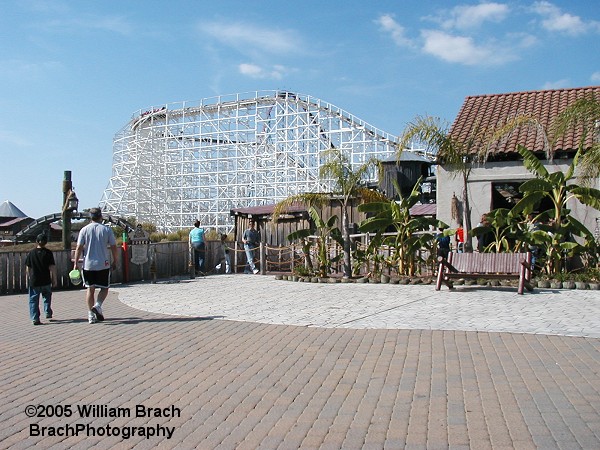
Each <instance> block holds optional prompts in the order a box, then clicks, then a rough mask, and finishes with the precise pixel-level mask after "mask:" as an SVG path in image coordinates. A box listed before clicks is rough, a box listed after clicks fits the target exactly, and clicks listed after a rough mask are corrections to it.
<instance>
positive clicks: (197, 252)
mask: <svg viewBox="0 0 600 450" xmlns="http://www.w3.org/2000/svg"><path fill="white" fill-rule="evenodd" d="M193 246H194V265H195V266H196V270H197V271H198V270H199V271H200V272H206V270H205V269H204V258H205V254H206V245H205V244H204V242H198V243H195V244H193Z"/></svg>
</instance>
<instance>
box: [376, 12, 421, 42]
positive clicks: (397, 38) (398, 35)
mask: <svg viewBox="0 0 600 450" xmlns="http://www.w3.org/2000/svg"><path fill="white" fill-rule="evenodd" d="M375 22H376V23H377V24H378V25H379V26H380V27H381V29H382V30H383V31H384V32H386V33H389V34H390V36H391V37H392V40H393V41H394V42H395V43H396V45H398V46H400V47H412V46H413V43H412V41H411V40H410V39H408V38H407V37H405V36H404V33H405V30H404V27H403V26H402V25H400V24H399V23H398V22H396V21H395V20H394V17H393V16H392V15H390V14H384V15H382V16H380V17H379V18H378V19H377V20H376V21H375Z"/></svg>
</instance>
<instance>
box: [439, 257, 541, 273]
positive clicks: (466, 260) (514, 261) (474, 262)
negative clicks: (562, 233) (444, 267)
mask: <svg viewBox="0 0 600 450" xmlns="http://www.w3.org/2000/svg"><path fill="white" fill-rule="evenodd" d="M529 258H530V257H529V253H450V254H449V255H448V262H449V263H450V264H452V265H453V266H454V267H455V268H456V270H458V271H459V272H464V273H481V274H485V273H490V274H491V273H512V274H518V273H519V271H520V270H521V261H523V260H524V261H529V260H530V259H529Z"/></svg>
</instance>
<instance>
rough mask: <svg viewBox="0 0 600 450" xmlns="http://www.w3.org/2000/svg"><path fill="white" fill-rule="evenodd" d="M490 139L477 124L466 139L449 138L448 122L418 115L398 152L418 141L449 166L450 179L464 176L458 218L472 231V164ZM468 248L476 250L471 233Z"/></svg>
mask: <svg viewBox="0 0 600 450" xmlns="http://www.w3.org/2000/svg"><path fill="white" fill-rule="evenodd" d="M487 136H488V132H487V130H486V129H485V128H483V127H481V126H479V125H477V124H476V125H475V126H474V127H473V129H472V130H471V133H470V134H469V136H467V137H466V138H465V139H455V138H453V137H452V136H451V135H450V130H449V128H448V124H447V123H444V122H442V121H440V119H438V118H435V117H430V116H426V117H423V116H417V117H416V118H415V120H414V121H413V122H411V123H409V124H408V126H407V127H406V129H405V130H404V132H403V133H402V136H400V143H399V146H398V152H399V153H401V152H402V149H404V148H408V147H409V146H410V145H411V144H412V143H413V142H418V143H420V144H422V145H425V146H426V148H427V149H430V150H432V151H434V152H436V153H437V159H438V163H440V164H444V165H445V166H447V167H448V169H449V174H450V176H451V177H457V176H460V177H461V179H462V185H463V186H462V189H463V192H462V204H463V208H462V216H463V217H462V218H461V219H459V222H460V223H462V224H463V225H464V227H465V228H466V231H469V230H471V229H472V226H471V205H470V201H469V191H468V183H469V176H470V175H471V170H472V167H473V163H474V162H476V161H477V160H478V159H479V155H480V154H479V152H478V150H479V149H480V148H481V146H482V145H483V143H484V142H486V140H487ZM398 158H400V155H398ZM465 247H466V248H467V249H472V248H473V241H472V237H471V234H470V233H468V232H467V233H466V241H465Z"/></svg>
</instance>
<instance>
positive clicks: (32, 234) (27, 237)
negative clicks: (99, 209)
mask: <svg viewBox="0 0 600 450" xmlns="http://www.w3.org/2000/svg"><path fill="white" fill-rule="evenodd" d="M85 219H90V213H89V212H78V213H75V214H72V215H71V220H85ZM61 220H62V213H59V212H58V213H53V214H47V215H45V216H43V217H40V218H39V219H36V220H34V221H33V222H31V223H30V224H29V225H28V226H27V227H26V228H24V229H22V230H21V231H19V232H18V233H17V234H16V235H15V239H16V241H17V242H28V241H33V240H35V238H36V236H37V235H38V234H40V233H43V232H44V231H46V230H47V229H48V226H49V225H50V224H51V223H54V222H59V221H61ZM102 221H103V222H104V223H110V224H112V225H116V226H120V227H121V228H123V229H125V230H126V231H127V232H129V231H132V230H133V229H134V227H133V225H131V224H130V223H129V222H128V221H127V220H125V219H124V218H122V217H118V216H115V215H112V214H102Z"/></svg>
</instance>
